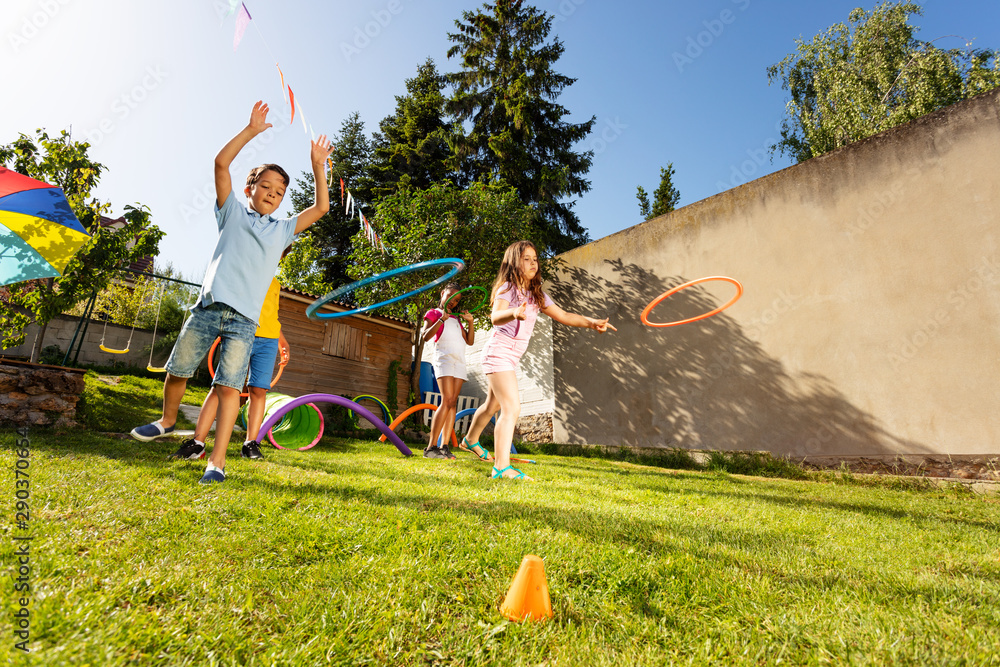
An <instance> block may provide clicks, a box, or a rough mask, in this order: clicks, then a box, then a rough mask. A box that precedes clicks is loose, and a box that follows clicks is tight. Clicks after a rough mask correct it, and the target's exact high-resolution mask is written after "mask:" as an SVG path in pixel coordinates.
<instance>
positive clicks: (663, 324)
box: [639, 276, 743, 327]
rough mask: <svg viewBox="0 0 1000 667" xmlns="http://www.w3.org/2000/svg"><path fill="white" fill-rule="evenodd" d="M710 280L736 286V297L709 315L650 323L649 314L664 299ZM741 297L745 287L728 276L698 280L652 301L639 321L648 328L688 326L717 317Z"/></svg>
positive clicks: (669, 291)
mask: <svg viewBox="0 0 1000 667" xmlns="http://www.w3.org/2000/svg"><path fill="white" fill-rule="evenodd" d="M709 280H723V281H725V282H727V283H732V284H733V285H735V286H736V296H734V297H733V298H732V299H730V300H729V301H727V302H726V303H724V304H722V305H721V306H719V307H718V308H716V309H715V310H710V311H708V312H707V313H704V314H702V315H698V316H697V317H689V318H687V319H686V320H677V321H676V322H650V321H649V313H650V311H651V310H653V308H655V307H656V306H658V305H659V304H660V302H661V301H663V300H664V299H666V298H667V297H668V296H670V295H672V294H676V293H677V292H680V291H681V290H682V289H684V288H685V287H691V286H692V285H697V284H698V283H704V282H708V281H709ZM741 296H743V285H741V284H740V282H739V281H738V280H734V279H732V278H727V277H726V276H709V277H707V278H698V279H697V280H691V281H688V282H686V283H684V284H683V285H678V286H677V287H674V288H671V289H669V290H667V291H666V292H664V293H663V294H661V295H660V296H658V297H656V298H655V299H653V300H652V301H650V302H649V305H648V306H646V308H645V310H643V311H642V314H641V315H639V319H640V320H642V323H643V324H645V325H646V326H647V327H676V326H677V325H679V324H688V323H690V322H697V321H698V320H703V319H705V318H706V317H711V316H712V315H716V314H718V313H721V312H722V311H724V310H725V309H726V308H729V306H731V305H733V304H734V303H736V302H737V301H739V299H740V297H741Z"/></svg>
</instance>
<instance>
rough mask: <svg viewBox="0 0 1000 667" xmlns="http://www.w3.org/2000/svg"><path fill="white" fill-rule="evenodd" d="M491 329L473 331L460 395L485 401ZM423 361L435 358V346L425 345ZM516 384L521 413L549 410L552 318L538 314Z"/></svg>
mask: <svg viewBox="0 0 1000 667" xmlns="http://www.w3.org/2000/svg"><path fill="white" fill-rule="evenodd" d="M489 336H490V330H489V329H485V330H481V331H477V332H476V340H475V342H474V343H473V344H472V345H470V346H469V347H468V348H467V351H466V356H465V363H466V369H467V371H468V375H469V379H468V381H467V382H466V383H465V384H463V385H462V395H463V396H475V397H477V398H479V399H480V400H486V375H485V374H484V373H483V366H482V359H483V347H484V346H485V345H486V341H487V340H488V339H489ZM422 360H423V361H426V362H427V363H432V362H433V361H434V345H433V343H428V344H426V345H424V350H423V356H422ZM517 386H518V390H519V391H520V394H521V416H522V417H526V416H531V415H537V414H546V413H551V412H552V409H553V405H554V403H555V400H554V398H553V395H554V393H553V386H552V320H550V319H549V318H547V317H539V318H538V320H537V321H536V322H535V329H534V331H533V333H532V335H531V342H530V343H529V344H528V350H527V351H526V352H525V353H524V356H523V357H522V358H521V364H520V366H519V367H518V369H517Z"/></svg>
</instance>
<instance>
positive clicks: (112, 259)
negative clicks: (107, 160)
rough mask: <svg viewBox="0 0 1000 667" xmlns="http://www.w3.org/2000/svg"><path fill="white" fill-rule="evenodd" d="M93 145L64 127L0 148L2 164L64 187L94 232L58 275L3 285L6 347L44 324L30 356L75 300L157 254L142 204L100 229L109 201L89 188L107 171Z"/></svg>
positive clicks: (0, 313) (0, 333)
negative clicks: (52, 133) (53, 134)
mask: <svg viewBox="0 0 1000 667" xmlns="http://www.w3.org/2000/svg"><path fill="white" fill-rule="evenodd" d="M88 148H90V144H88V143H86V142H78V141H72V140H71V139H70V137H69V134H68V133H67V132H65V131H63V132H62V133H61V134H60V135H59V136H58V137H55V138H52V137H49V135H48V134H47V133H46V132H45V131H44V130H37V131H36V133H35V136H34V137H33V138H32V137H29V136H27V135H25V134H21V135H20V137H19V138H18V139H16V140H15V141H14V142H12V143H10V144H8V145H5V146H0V163H2V164H4V165H5V166H7V167H8V168H10V169H13V170H14V171H17V172H19V173H22V174H24V175H26V176H30V177H31V178H35V179H38V180H40V181H45V182H47V183H50V184H52V185H57V186H59V187H61V188H62V189H63V192H64V193H65V194H66V199H67V200H68V201H69V204H70V207H71V208H72V209H73V212H74V213H75V214H76V217H77V218H78V219H79V220H80V223H81V224H82V225H83V227H84V229H86V230H87V231H88V232H89V233H90V234H91V239H90V240H89V241H88V242H87V243H86V244H85V245H84V246H83V247H82V248H81V249H80V250H79V252H77V254H76V255H75V256H74V257H73V259H71V260H70V262H69V264H68V265H67V266H66V269H65V271H64V272H63V275H62V276H61V277H59V278H46V279H44V280H29V281H25V282H22V283H17V284H15V285H10V286H7V287H6V288H3V289H0V303H2V304H3V307H2V308H0V338H2V346H3V347H14V346H17V345H20V344H21V343H23V342H24V337H25V333H24V330H25V327H27V326H28V325H29V324H31V323H35V324H38V325H40V326H41V327H42V331H41V334H40V335H39V336H38V337H37V339H36V341H35V346H34V349H33V350H32V354H31V359H32V361H37V359H38V354H39V352H40V350H41V349H42V342H43V340H44V337H45V329H46V325H47V324H48V323H49V321H50V320H51V319H52V318H53V317H55V316H57V315H59V314H60V313H62V312H65V311H67V310H69V309H71V308H72V307H73V306H74V305H76V304H77V303H79V302H81V301H83V300H84V299H88V298H90V296H91V295H93V294H94V293H96V292H100V291H101V290H103V289H104V288H106V287H107V285H108V284H109V283H110V282H111V281H112V280H114V279H115V278H117V277H118V276H119V275H120V274H119V273H118V272H117V271H116V269H117V268H118V267H121V266H127V265H128V264H130V263H132V262H134V261H136V260H138V259H140V258H142V257H145V256H147V255H156V254H157V249H158V247H159V242H160V239H161V238H162V237H163V232H162V231H160V229H159V228H158V227H157V226H156V225H153V224H150V222H149V219H150V212H149V209H148V208H146V207H145V206H142V205H141V204H139V205H137V206H125V213H124V215H123V216H122V219H123V220H124V222H125V224H124V226H122V227H121V228H119V229H112V228H110V227H101V216H103V215H105V214H106V213H108V212H109V211H110V209H111V206H110V204H106V203H102V202H100V201H98V200H96V199H94V198H92V197H91V194H90V193H91V191H92V190H93V188H94V187H95V186H96V185H97V183H98V181H99V180H100V177H101V174H102V173H103V172H104V171H105V167H104V165H102V164H99V163H97V162H94V161H92V160H91V159H90V158H89V157H88V155H87V149H88Z"/></svg>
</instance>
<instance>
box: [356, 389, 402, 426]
mask: <svg viewBox="0 0 1000 667" xmlns="http://www.w3.org/2000/svg"><path fill="white" fill-rule="evenodd" d="M363 398H367V399H368V400H371V401H375V402H376V403H378V405H379V407H380V408H382V421H384V422H385V423H386V424H388V423H390V422H391V421H392V413H391V412H389V406H387V405H386V404H385V403H383V402H382V401H380V400H379V399H377V398H375V397H374V396H369V395H368V394H362V395H361V396H355V398H354V402H355V403H357V402H358V401H360V400H361V399H363ZM359 405H360V403H359ZM347 414H348V415H350V418H351V422H352V423H354V422H356V421H357V420H356V419H355V417H354V411H353V410H348V411H347Z"/></svg>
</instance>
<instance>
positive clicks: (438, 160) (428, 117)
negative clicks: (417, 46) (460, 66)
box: [371, 58, 458, 195]
mask: <svg viewBox="0 0 1000 667" xmlns="http://www.w3.org/2000/svg"><path fill="white" fill-rule="evenodd" d="M444 87H445V81H444V77H443V76H442V75H441V74H439V73H438V71H437V68H436V67H435V65H434V61H433V60H431V59H430V58H428V59H427V60H426V61H425V62H424V64H423V65H420V67H418V68H417V75H416V76H415V77H414V78H412V79H407V80H406V95H403V96H397V97H396V112H395V113H394V114H393V115H391V116H386V118H384V119H383V120H382V122H381V123H380V124H379V129H380V130H381V132H378V133H375V135H374V136H373V137H372V145H373V147H374V150H373V159H372V167H371V172H372V180H373V181H374V182H375V193H376V194H377V195H385V194H389V193H392V192H394V191H395V190H396V188H397V187H399V185H400V184H402V183H405V184H407V185H411V186H413V187H415V188H418V189H423V188H427V187H430V185H431V184H432V183H437V182H438V181H442V180H445V179H452V180H456V179H457V178H458V174H457V173H456V172H455V171H454V170H452V169H451V167H450V166H449V161H450V160H451V157H452V152H451V148H450V147H449V146H448V137H449V135H450V134H451V132H452V127H451V124H449V123H447V122H445V120H444V118H445V110H444V105H445V96H444V92H443V91H444Z"/></svg>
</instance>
